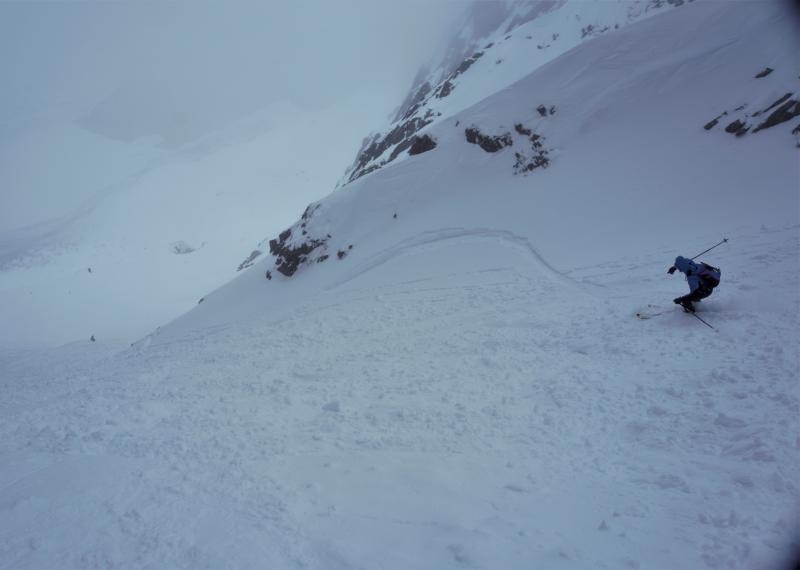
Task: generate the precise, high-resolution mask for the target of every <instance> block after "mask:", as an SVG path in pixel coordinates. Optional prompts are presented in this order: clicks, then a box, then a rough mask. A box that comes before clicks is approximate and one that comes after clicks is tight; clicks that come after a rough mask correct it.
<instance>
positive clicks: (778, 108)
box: [703, 68, 800, 137]
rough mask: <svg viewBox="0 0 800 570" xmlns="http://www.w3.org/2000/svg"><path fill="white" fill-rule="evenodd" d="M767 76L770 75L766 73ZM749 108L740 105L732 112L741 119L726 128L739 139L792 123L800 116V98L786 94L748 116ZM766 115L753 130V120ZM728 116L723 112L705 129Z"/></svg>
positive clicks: (709, 128) (711, 127) (707, 124)
mask: <svg viewBox="0 0 800 570" xmlns="http://www.w3.org/2000/svg"><path fill="white" fill-rule="evenodd" d="M766 69H770V68H766ZM765 71H766V70H765ZM770 72H771V70H770ZM762 73H764V71H762ZM759 75H761V74H759ZM765 75H768V73H765ZM747 107H748V105H747V104H746V103H745V104H743V105H739V106H738V107H736V108H735V109H734V110H733V111H731V114H732V115H733V116H736V115H737V114H738V115H739V118H737V119H735V120H734V121H733V122H731V123H729V124H728V126H726V127H725V132H727V133H731V134H733V135H736V136H737V137H742V136H744V135H746V134H747V133H751V134H755V133H757V132H759V131H763V130H764V129H769V128H772V127H774V126H776V125H780V124H782V123H785V122H787V121H791V120H792V119H793V118H795V117H797V116H800V98H798V97H795V96H794V94H793V93H785V94H784V95H782V96H781V97H779V98H778V99H777V100H775V101H774V102H773V103H772V104H770V105H769V106H767V107H765V108H764V109H760V110H758V111H756V112H754V113H751V114H748V113H747V112H746V111H745V109H747ZM766 114H769V115H768V116H767V118H766V120H762V121H761V123H759V124H758V126H756V127H755V128H753V123H752V119H754V118H755V117H761V116H763V115H766ZM726 115H728V111H724V112H722V113H721V114H719V115H717V117H716V118H714V119H713V120H711V121H709V122H708V123H706V125H705V126H704V127H703V128H705V129H706V130H707V131H710V130H711V129H713V128H714V127H715V126H716V125H717V123H718V122H719V120H720V119H721V118H722V117H724V116H726ZM751 129H752V130H751ZM793 132H794V131H793Z"/></svg>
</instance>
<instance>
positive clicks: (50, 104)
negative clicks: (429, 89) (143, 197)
mask: <svg viewBox="0 0 800 570" xmlns="http://www.w3.org/2000/svg"><path fill="white" fill-rule="evenodd" d="M463 8H464V3H463V2H459V1H430V0H429V1H407V0H403V1H391V2H390V1H375V0H361V1H351V0H346V1H342V0H337V1H336V2H330V1H324V0H317V1H310V0H309V1H291V2H289V1H287V2H281V3H279V2H274V1H269V2H250V3H243V2H241V3H240V2H227V1H226V2H222V1H219V2H201V1H196V0H193V1H192V2H127V3H120V2H69V3H49V2H48V3H39V2H34V3H28V2H22V3H5V2H4V3H2V4H0V68H1V69H2V72H3V84H4V85H3V89H2V90H0V125H4V126H7V125H8V124H9V123H10V122H14V121H18V120H19V119H21V118H25V117H31V116H32V115H35V114H37V113H38V114H41V112H42V111H51V112H52V111H53V110H58V112H61V113H64V112H68V113H74V114H78V115H79V114H86V113H91V112H92V111H93V110H96V106H97V105H98V104H100V103H101V102H104V104H105V107H104V108H101V109H99V110H98V112H104V113H105V114H106V115H108V114H109V113H111V114H119V113H123V114H124V111H125V109H129V108H130V107H136V106H137V105H139V106H142V105H144V106H147V107H148V108H150V109H151V110H152V112H154V113H156V114H158V113H164V112H171V111H173V110H174V109H172V107H176V106H179V107H181V108H182V109H183V111H184V114H185V115H187V116H188V117H189V119H188V120H194V121H199V122H200V123H201V124H200V127H201V128H200V129H199V130H200V131H202V130H203V129H204V128H206V127H208V128H213V127H214V126H215V123H216V122H219V121H226V120H228V119H231V118H235V117H236V116H240V115H246V114H248V113H251V112H252V111H254V110H256V109H258V108H260V107H262V106H264V105H266V104H268V103H270V102H273V101H276V100H280V99H290V100H292V101H293V102H294V103H296V104H299V105H302V106H309V107H319V106H325V105H328V104H329V103H330V102H331V101H335V100H336V99H338V98H343V97H349V96H351V95H353V94H363V93H370V92H371V93H374V94H375V98H376V100H377V99H379V100H381V101H382V102H384V103H383V104H384V105H385V101H386V100H387V98H388V99H393V100H394V101H393V104H398V103H399V102H400V100H401V99H402V97H403V95H404V92H405V90H406V89H407V88H408V87H409V84H410V82H411V81H412V79H413V75H414V72H415V71H416V70H417V68H418V67H419V65H420V64H421V63H422V62H423V61H424V60H425V59H426V58H427V57H429V56H430V54H431V53H432V51H434V50H436V49H437V48H438V47H439V46H440V45H441V44H442V42H443V41H444V39H445V38H446V37H447V36H448V35H449V33H450V29H451V28H452V22H453V21H454V19H455V15H456V14H457V13H458V12H460V11H461V10H463ZM129 110H130V109H129ZM389 111H391V109H388V110H387V113H388V112H389ZM133 112H134V115H139V114H140V113H138V112H137V111H136V110H134V111H133ZM204 115H205V117H204ZM204 123H208V124H204ZM144 127H145V126H144V125H143V126H142V128H144ZM126 128H128V130H131V132H129V133H121V134H122V135H125V134H128V135H136V134H141V133H135V132H133V131H134V130H135V129H131V125H126ZM123 130H125V129H123Z"/></svg>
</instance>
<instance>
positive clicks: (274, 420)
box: [0, 227, 800, 568]
mask: <svg viewBox="0 0 800 570" xmlns="http://www.w3.org/2000/svg"><path fill="white" fill-rule="evenodd" d="M731 237H732V243H738V244H746V245H742V246H739V247H737V248H734V247H730V248H727V249H724V250H722V251H720V252H719V253H718V255H716V256H714V260H715V261H716V262H718V263H719V264H720V265H722V266H723V268H726V273H725V275H726V281H725V288H723V289H722V290H721V291H720V292H719V294H718V295H715V296H713V297H711V298H710V299H709V300H707V301H704V302H703V303H702V304H701V305H702V310H703V314H704V316H706V317H707V318H708V319H711V320H713V321H714V323H715V324H716V325H718V327H719V329H720V331H721V332H720V333H718V334H714V333H712V332H710V331H708V330H707V329H705V327H702V326H700V325H698V323H696V322H695V321H694V320H693V319H691V318H689V317H688V316H686V315H684V314H682V313H681V312H680V311H679V310H678V309H677V308H676V309H675V310H674V311H672V312H669V313H667V314H665V315H663V316H660V317H658V318H655V319H651V320H649V321H639V320H636V319H634V318H632V311H633V308H634V307H635V306H637V303H639V304H644V303H647V302H651V301H654V300H662V301H667V300H668V299H669V298H670V295H673V294H674V292H675V291H676V290H680V289H681V288H682V287H683V285H682V284H681V283H679V282H675V281H670V280H669V279H668V277H666V276H665V274H664V269H665V267H664V263H662V262H661V259H662V258H664V257H666V256H668V254H669V252H668V251H666V250H664V251H653V252H648V253H647V254H643V255H642V256H640V257H635V258H629V259H620V260H617V261H616V262H614V263H608V264H602V265H596V266H591V267H582V268H577V269H574V270H572V271H569V272H568V278H569V279H571V280H574V282H575V283H576V285H575V286H572V287H567V286H564V283H563V278H562V277H561V276H558V275H554V274H553V273H552V272H551V271H549V270H548V269H547V268H546V267H545V266H544V265H543V264H541V263H539V262H538V260H537V259H536V258H535V257H534V256H532V255H531V254H530V252H529V250H527V248H525V247H520V246H519V245H518V244H517V243H515V242H513V241H511V242H509V241H508V240H505V239H501V240H498V239H497V238H495V237H492V238H489V239H486V238H485V237H475V236H458V237H451V238H450V239H445V240H439V241H435V242H431V243H429V244H426V245H419V246H416V247H412V248H406V249H404V250H403V251H402V253H399V254H397V255H394V256H392V257H388V256H387V258H386V259H385V260H381V263H379V264H376V263H373V264H371V269H370V270H367V271H362V272H361V274H360V276H359V278H358V279H353V280H349V281H347V282H343V283H341V284H339V285H338V286H334V287H332V288H331V289H330V290H328V291H326V292H324V293H322V294H320V295H318V296H316V297H314V298H312V299H309V300H308V302H307V303H306V304H304V305H302V306H300V307H298V308H297V309H296V310H295V311H294V312H293V313H292V314H291V315H290V316H285V317H282V318H276V319H274V320H272V319H253V320H250V321H246V322H241V323H232V324H229V325H226V326H225V327H223V328H220V329H218V330H209V329H206V330H203V331H198V334H196V335H191V336H186V337H183V338H180V339H175V338H173V339H171V340H170V341H168V342H164V343H152V344H150V345H149V346H146V347H145V346H138V347H134V348H128V349H117V348H115V347H112V346H105V345H102V344H101V345H99V346H98V345H96V344H95V345H89V346H87V345H88V343H86V344H75V345H68V346H65V347H62V348H61V349H59V350H58V351H57V352H51V353H47V354H45V355H42V354H41V353H31V354H30V356H29V357H27V358H26V356H25V355H24V354H23V355H20V354H13V355H11V354H4V355H3V357H2V360H1V361H0V372H1V373H0V378H2V379H3V380H2V381H3V384H4V385H3V393H4V394H6V395H7V396H6V398H5V399H4V401H3V403H2V414H0V441H1V442H2V444H0V445H1V446H2V447H0V453H2V455H0V457H1V458H2V460H0V465H2V466H3V468H2V470H0V474H1V475H2V484H0V513H1V514H2V516H0V539H1V540H0V560H2V567H4V568H41V567H50V566H54V565H55V566H60V567H96V566H104V567H115V566H117V565H130V564H133V565H135V566H143V567H152V566H159V567H164V566H169V567H187V568H189V567H197V566H204V567H220V566H226V567H265V566H269V567H303V566H311V567H318V568H331V567H336V568H364V567H367V568H374V567H387V568H406V567H441V568H461V567H464V566H467V567H505V568H521V567H527V566H529V565H533V566H534V567H547V568H584V567H622V568H702V567H709V568H728V567H731V568H753V567H771V565H772V566H776V567H777V566H778V565H779V563H780V556H781V555H782V554H783V553H785V552H786V550H787V548H788V545H789V541H790V540H791V538H792V532H794V530H795V526H794V525H795V524H796V510H795V508H796V503H795V501H796V497H797V487H796V485H797V483H796V479H795V477H794V476H793V475H792V473H796V468H797V446H798V440H797V430H796V427H797V412H798V409H797V408H798V402H797V394H796V382H797V380H796V379H797V376H796V373H797V366H798V347H797V343H795V342H788V341H787V339H792V338H794V335H795V334H796V331H797V327H798V325H799V324H800V323H798V307H797V302H796V301H797V299H796V291H797V288H798V286H800V284H799V283H798V273H799V272H800V268H798V259H797V256H796V252H797V249H798V228H797V227H793V228H786V229H774V230H768V229H763V230H758V231H755V232H750V233H748V232H742V233H738V234H736V235H733V236H731ZM465 242H469V243H468V244H466V243H465ZM465 245H469V247H465ZM443 254H444V255H448V256H449V257H448V259H449V263H447V264H446V265H439V268H438V269H437V270H432V271H430V272H429V273H428V274H427V275H425V276H424V277H421V276H419V275H417V276H415V277H416V278H415V279H410V280H407V281H403V280H401V279H398V276H399V275H402V274H403V273H404V272H405V271H406V270H407V269H408V268H409V267H411V266H418V265H420V264H423V265H425V264H426V263H427V262H429V261H430V258H433V259H440V258H441V256H442V255H443ZM428 266H431V265H428ZM728 268H730V269H728ZM733 268H742V269H733ZM764 274H771V275H774V276H775V279H774V282H773V284H772V286H771V294H770V295H768V296H767V295H764V294H763V293H764V292H763V288H762V283H763V275H764ZM623 276H624V277H623ZM792 298H794V302H793V304H790V305H789V306H787V305H786V304H785V301H786V300H788V299H792ZM777 300H782V301H781V302H777ZM90 346H91V350H89V348H90ZM54 370H58V373H57V374H54V373H53V371H54Z"/></svg>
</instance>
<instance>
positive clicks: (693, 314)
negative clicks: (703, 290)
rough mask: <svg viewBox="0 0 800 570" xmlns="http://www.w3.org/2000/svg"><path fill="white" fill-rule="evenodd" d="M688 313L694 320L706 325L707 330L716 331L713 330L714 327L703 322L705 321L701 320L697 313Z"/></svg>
mask: <svg viewBox="0 0 800 570" xmlns="http://www.w3.org/2000/svg"><path fill="white" fill-rule="evenodd" d="M689 313H690V314H691V315H692V316H693V317H694V318H696V319H697V320H698V321H700V322H701V323H703V324H704V325H706V326H707V327H708V328H710V329H711V330H717V329H715V328H714V327H712V326H711V325H710V324H708V323H707V322H705V321H704V320H703V319H702V318H701V317H700V316H699V315H698V314H697V313H695V312H692V311H689Z"/></svg>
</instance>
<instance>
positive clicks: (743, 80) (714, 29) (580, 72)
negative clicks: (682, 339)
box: [184, 3, 800, 321]
mask: <svg viewBox="0 0 800 570" xmlns="http://www.w3.org/2000/svg"><path fill="white" fill-rule="evenodd" d="M791 15H792V12H791V10H789V5H788V4H775V5H763V4H760V3H742V4H740V5H737V8H735V9H734V8H723V7H722V5H716V4H713V3H700V4H698V5H694V4H692V5H689V6H685V7H682V8H681V10H675V11H668V12H666V13H664V14H662V15H659V16H658V17H657V18H651V19H648V20H646V21H643V22H640V23H638V24H636V25H633V26H631V27H629V28H625V29H622V30H619V31H618V32H617V33H615V34H613V35H607V36H602V37H598V38H596V39H595V40H593V41H592V42H591V43H590V44H585V45H581V46H578V47H577V48H576V49H574V50H572V51H570V52H568V53H566V54H564V55H563V56H562V57H561V58H559V59H558V60H556V61H554V62H551V63H550V64H548V65H546V66H544V67H542V68H539V69H537V71H535V72H533V73H532V74H530V75H529V76H527V77H525V78H524V79H522V80H520V81H519V82H517V83H515V84H514V85H512V86H510V87H508V88H506V89H503V90H501V91H499V92H498V93H496V94H494V95H492V96H491V97H488V98H486V99H485V100H483V101H481V102H480V103H478V104H476V105H474V106H473V107H471V108H469V109H467V110H465V111H462V112H461V113H459V114H456V115H454V116H452V117H450V118H449V119H447V120H443V121H441V122H439V123H438V124H437V125H435V126H432V127H431V128H430V129H429V130H428V131H427V132H428V133H429V135H430V136H431V137H432V138H433V139H435V140H436V141H437V146H436V148H434V149H433V150H430V151H428V152H425V153H423V154H419V155H415V156H409V155H408V153H406V154H405V155H404V156H402V157H401V158H402V160H398V161H396V162H394V163H393V164H392V165H391V166H392V168H391V169H388V170H387V169H384V170H385V172H383V171H382V172H376V173H374V174H373V175H371V177H370V178H369V179H367V178H364V179H359V180H358V181H356V182H354V183H352V184H350V185H348V186H346V187H344V188H342V189H340V190H338V191H337V192H335V193H334V194H332V195H331V196H329V197H327V198H325V199H324V200H322V201H320V202H318V203H315V204H312V205H311V206H309V207H308V208H307V209H306V211H305V213H304V215H303V217H302V218H301V219H300V220H299V221H298V222H297V224H295V225H294V226H292V227H291V228H288V229H287V230H286V231H284V232H282V233H281V234H280V235H278V236H276V237H274V238H272V239H269V238H268V239H266V240H264V241H263V242H262V244H261V245H260V247H259V250H258V252H259V253H263V254H266V255H264V256H263V257H254V258H253V259H251V261H252V262H258V261H259V260H260V264H259V265H256V267H254V268H253V269H252V270H251V271H252V273H253V274H251V275H245V276H242V278H241V279H240V280H238V281H236V282H234V283H232V284H231V285H230V286H228V287H227V288H226V289H227V291H228V292H223V291H218V292H216V293H214V294H212V295H210V296H207V297H206V301H211V300H212V299H213V298H214V296H215V295H222V296H225V298H226V299H228V300H229V301H230V303H229V302H228V301H219V303H220V304H221V306H224V307H225V311H228V312H230V315H231V317H230V318H233V316H232V315H234V314H236V315H243V314H250V313H251V312H252V311H253V310H254V308H255V307H256V306H259V307H263V308H264V310H266V309H267V308H268V307H274V308H275V309H276V310H282V308H283V307H285V305H286V302H287V300H288V299H290V298H294V296H295V292H296V291H299V290H304V288H305V287H317V288H323V287H325V286H326V285H325V284H326V283H335V282H337V281H338V280H340V279H342V277H341V275H343V274H346V273H348V272H349V271H351V270H355V271H359V270H360V269H355V268H358V267H368V266H369V265H370V263H373V261H372V260H376V259H380V258H381V257H384V256H386V255H387V253H386V252H387V251H394V249H395V248H399V247H400V245H399V244H414V243H417V242H425V241H426V240H427V239H429V238H430V236H437V235H441V234H445V235H450V234H453V233H456V234H457V233H459V232H470V231H473V228H478V229H481V228H482V229H486V230H487V231H488V232H489V233H491V232H494V231H500V232H508V233H509V234H511V235H514V236H519V238H520V239H522V240H524V241H527V242H528V243H530V244H532V247H535V249H536V250H538V251H540V252H541V253H542V254H543V256H544V257H546V258H547V259H549V260H550V261H551V263H552V264H553V265H554V266H556V267H559V268H566V267H573V266H575V265H576V264H581V263H587V262H589V261H591V260H593V259H595V260H596V259H597V258H598V256H599V257H601V258H603V259H611V258H613V257H614V256H615V255H617V254H619V253H622V252H636V251H637V250H638V249H639V247H641V246H642V245H645V244H651V245H653V246H655V245H656V244H662V243H664V242H665V241H667V240H672V239H674V236H675V235H676V232H677V233H681V232H683V231H687V230H689V229H691V228H697V229H699V230H701V231H702V232H703V234H704V235H709V237H711V236H716V235H720V234H721V233H723V232H724V231H726V229H728V228H732V227H745V226H749V225H752V224H753V223H756V224H761V223H764V224H766V225H768V226H771V225H772V224H774V223H781V224H785V223H790V224H791V223H794V222H796V221H797V216H796V214H797V211H798V193H797V184H798V180H797V170H796V159H797V149H796V143H795V135H793V134H792V130H793V129H795V128H796V127H797V124H798V122H800V121H798V120H797V119H795V120H794V121H792V120H789V121H785V122H783V123H779V124H777V125H775V126H774V127H772V128H769V129H765V130H762V131H760V132H758V133H749V134H748V135H747V136H744V137H735V136H732V135H730V134H728V133H725V132H724V131H723V130H722V129H712V130H705V129H704V128H703V126H704V125H706V124H707V122H708V119H709V118H713V117H714V116H715V115H716V114H718V112H719V111H718V109H719V108H720V106H725V105H727V106H730V105H732V104H733V103H734V102H737V101H749V100H756V99H759V98H760V99H761V100H764V101H770V100H772V98H773V97H774V96H775V94H776V93H778V94H779V93H786V92H789V93H800V80H799V79H798V67H797V66H798V64H797V61H796V59H795V58H794V57H793V56H792V54H791V52H792V50H793V48H795V47H799V46H798V37H797V35H796V34H795V31H794V28H793V20H792V19H791V18H790V17H787V16H791ZM679 27H680V28H681V29H682V30H683V32H682V33H681V34H680V35H678V34H676V32H675V30H676V29H677V28H679ZM766 29H768V30H769V34H765V33H764V30H766ZM761 34H763V37H762V35H761ZM770 62H774V63H775V65H774V67H775V68H776V71H775V72H773V73H771V74H769V75H768V76H766V77H762V78H756V77H755V75H756V74H757V73H758V72H759V71H760V70H762V69H763V68H764V67H765V66H766V65H769V64H770ZM778 62H780V63H781V65H778ZM778 70H779V71H778ZM794 97H797V95H794ZM475 133H477V134H475ZM470 135H474V136H475V137H478V138H477V139H475V138H474V137H471V136H470ZM471 138H472V140H473V143H474V144H471V143H470V139H471ZM537 161H538V162H537ZM537 164H538V166H537ZM763 196H770V199H769V200H765V199H764V198H763ZM395 216H396V217H395ZM568 228H576V230H575V231H570V230H569V229H568ZM588 228H591V230H590V231H584V229H588ZM426 236H428V237H426ZM245 265H248V264H245ZM334 266H335V268H334ZM304 267H308V271H309V273H311V274H313V276H309V277H308V278H302V279H301V276H300V275H299V273H298V274H295V272H296V271H298V270H299V269H302V268H304ZM351 268H353V269H351ZM287 269H288V270H287ZM267 271H269V277H278V278H277V279H269V281H268V282H265V280H264V278H265V274H266V273H267ZM340 274H341V275H340ZM287 275H290V276H291V278H290V279H291V285H287V284H286V282H285V281H286V276H287ZM306 281H307V283H305V282H306ZM301 282H304V283H301ZM265 286H266V287H267V288H266V289H264V287H265ZM239 287H241V288H242V289H239ZM245 289H247V290H248V291H249V292H248V293H247V294H242V292H243V291H244V290H245ZM258 291H265V292H268V294H266V295H262V294H261V293H259V292H258ZM300 297H302V295H299V296H298V298H300ZM236 299H240V301H237V300H236ZM245 299H246V301H244V300H245ZM215 303H216V301H214V302H213V303H211V305H213V304H215ZM237 305H242V306H246V307H247V308H246V309H244V310H242V311H236V312H235V313H234V312H232V311H233V310H234V307H235V306H237ZM211 310H212V309H210V305H209V304H207V303H204V306H203V307H198V308H197V309H196V310H195V311H194V312H195V313H197V316H196V317H195V316H193V315H187V316H185V317H184V320H187V321H190V320H193V319H195V318H198V319H205V317H200V315H201V314H205V313H208V312H209V311H211ZM209 314H210V313H209ZM217 316H218V317H219V318H224V317H223V316H222V315H221V314H220V315H217ZM209 318H210V319H211V320H212V321H213V320H214V318H216V317H209Z"/></svg>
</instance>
